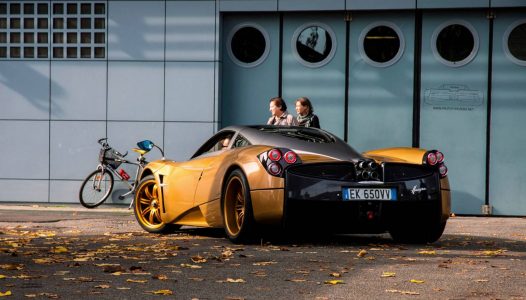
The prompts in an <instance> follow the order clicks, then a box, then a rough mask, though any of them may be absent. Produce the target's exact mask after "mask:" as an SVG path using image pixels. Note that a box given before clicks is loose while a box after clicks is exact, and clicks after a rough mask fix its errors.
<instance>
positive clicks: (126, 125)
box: [108, 122, 163, 178]
mask: <svg viewBox="0 0 526 300" xmlns="http://www.w3.org/2000/svg"><path fill="white" fill-rule="evenodd" d="M142 140H151V141H152V142H154V143H155V144H157V145H159V147H161V148H162V147H163V123H162V122H108V141H109V143H110V145H111V146H112V147H113V148H115V149H117V150H118V151H119V152H121V153H125V152H126V151H128V156H127V157H128V159H129V160H131V161H135V160H136V158H137V153H135V152H133V151H132V150H131V149H132V148H137V142H139V141H142ZM161 157H162V156H161V152H160V151H159V150H157V149H153V150H152V151H150V152H149V153H148V154H146V159H147V160H148V161H154V160H157V159H160V158H161ZM121 168H123V169H124V170H125V171H126V172H128V174H129V175H130V176H131V177H132V178H134V177H135V171H136V169H137V168H135V166H133V165H124V164H123V165H121Z"/></svg>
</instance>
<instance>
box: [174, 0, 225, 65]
mask: <svg viewBox="0 0 526 300" xmlns="http://www.w3.org/2000/svg"><path fill="white" fill-rule="evenodd" d="M215 5H216V4H215V3H214V1H173V2H167V3H166V60H168V61H170V60H190V61H202V60H204V61H212V60H214V58H215V57H214V49H215V41H216V36H215V33H216V30H215V29H216V28H215V25H216V11H215V9H216V8H215Z"/></svg>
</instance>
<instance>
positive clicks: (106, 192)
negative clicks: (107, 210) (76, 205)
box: [79, 170, 113, 208]
mask: <svg viewBox="0 0 526 300" xmlns="http://www.w3.org/2000/svg"><path fill="white" fill-rule="evenodd" d="M112 189H113V174H111V172H110V171H105V172H104V174H103V173H102V170H96V171H93V172H92V173H91V174H89V175H88V177H86V179H84V182H83V183H82V186H81V187H80V191H79V200H80V204H82V205H83V206H84V207H86V208H94V207H97V206H99V205H101V204H102V203H103V202H104V201H105V200H106V199H107V198H108V197H109V196H110V194H111V190H112Z"/></svg>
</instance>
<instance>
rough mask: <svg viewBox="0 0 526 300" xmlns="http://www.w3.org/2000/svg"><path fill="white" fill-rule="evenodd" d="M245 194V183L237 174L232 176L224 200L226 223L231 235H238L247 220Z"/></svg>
mask: <svg viewBox="0 0 526 300" xmlns="http://www.w3.org/2000/svg"><path fill="white" fill-rule="evenodd" d="M245 207H246V203H245V194H244V190H243V183H242V182H241V179H240V178H239V177H237V176H235V177H232V178H231V179H230V181H229V182H228V185H227V187H226V195H225V202H224V209H225V211H224V212H225V224H226V227H227V230H228V232H229V233H230V234H231V235H237V234H238V233H239V231H240V230H241V227H242V226H243V222H244V221H245Z"/></svg>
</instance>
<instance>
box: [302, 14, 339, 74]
mask: <svg viewBox="0 0 526 300" xmlns="http://www.w3.org/2000/svg"><path fill="white" fill-rule="evenodd" d="M292 52H293V54H294V56H295V57H296V59H297V60H298V61H299V62H300V63H301V64H303V65H305V66H307V67H311V68H318V67H321V66H323V65H325V64H327V63H328V62H329V61H331V59H332V58H333V57H334V53H335V52H336V38H335V34H334V31H332V29H331V28H330V27H329V26H327V25H325V24H321V23H311V24H305V25H303V26H301V27H299V28H298V29H297V30H296V31H295V32H294V35H293V36H292Z"/></svg>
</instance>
